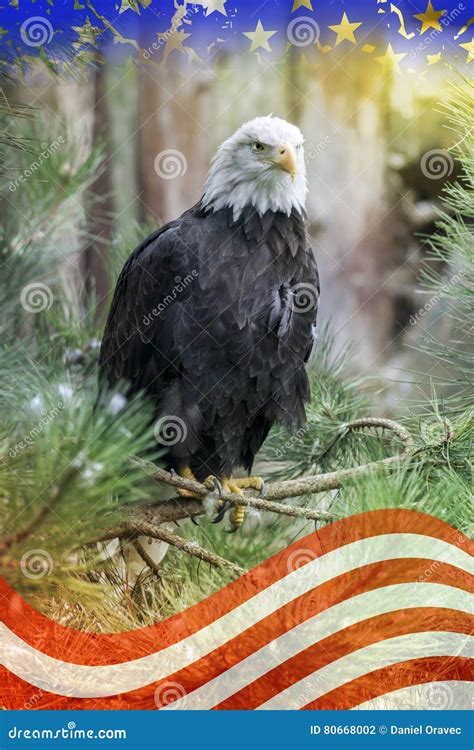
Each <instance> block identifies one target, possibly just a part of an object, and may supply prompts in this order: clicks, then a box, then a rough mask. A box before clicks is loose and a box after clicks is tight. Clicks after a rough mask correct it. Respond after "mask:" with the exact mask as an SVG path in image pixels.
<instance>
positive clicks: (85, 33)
mask: <svg viewBox="0 0 474 750" xmlns="http://www.w3.org/2000/svg"><path fill="white" fill-rule="evenodd" d="M72 30H73V31H75V32H76V33H77V34H78V36H79V39H78V40H77V41H76V42H73V45H72V46H73V47H74V48H75V49H79V48H80V47H82V46H83V45H85V44H90V45H91V46H92V47H96V46H97V37H98V36H99V34H101V33H102V31H103V29H100V28H99V27H98V26H92V24H91V22H90V18H89V16H87V17H86V20H85V21H84V26H72Z"/></svg>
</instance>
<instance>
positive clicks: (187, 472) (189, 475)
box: [176, 465, 199, 497]
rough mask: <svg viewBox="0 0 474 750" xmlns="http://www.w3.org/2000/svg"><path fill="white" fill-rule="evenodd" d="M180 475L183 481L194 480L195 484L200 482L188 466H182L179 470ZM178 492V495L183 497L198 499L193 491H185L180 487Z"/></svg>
mask: <svg viewBox="0 0 474 750" xmlns="http://www.w3.org/2000/svg"><path fill="white" fill-rule="evenodd" d="M178 474H179V476H180V477H183V479H192V481H193V482H197V481H199V480H198V479H196V477H195V476H194V474H193V472H192V470H191V468H190V467H189V466H187V465H185V466H180V468H179V470H178ZM176 492H177V493H178V495H181V497H196V495H195V494H194V492H193V491H192V490H185V489H182V488H181V487H178V489H177V490H176Z"/></svg>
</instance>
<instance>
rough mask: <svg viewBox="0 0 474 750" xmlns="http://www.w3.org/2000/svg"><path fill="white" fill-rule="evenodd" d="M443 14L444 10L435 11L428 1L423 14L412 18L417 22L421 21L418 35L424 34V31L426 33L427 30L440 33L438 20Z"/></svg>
mask: <svg viewBox="0 0 474 750" xmlns="http://www.w3.org/2000/svg"><path fill="white" fill-rule="evenodd" d="M445 13H446V11H445V10H435V9H434V8H433V5H432V3H431V0H428V5H427V6H426V10H425V12H424V13H417V14H416V15H415V16H414V18H418V20H419V21H421V29H420V34H424V33H425V31H428V29H436V31H441V30H442V29H441V24H440V22H439V21H438V18H440V17H441V16H444V14H445Z"/></svg>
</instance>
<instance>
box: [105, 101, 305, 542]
mask: <svg viewBox="0 0 474 750" xmlns="http://www.w3.org/2000/svg"><path fill="white" fill-rule="evenodd" d="M306 192H307V185H306V172H305V157H304V150H303V136H302V134H301V132H300V130H299V129H298V128H297V127H296V126H295V125H292V124H290V123H288V122H286V121H284V120H281V119H279V118H277V117H273V116H268V117H257V118H256V119H254V120H251V121H250V122H247V123H245V124H244V125H242V126H241V127H240V128H239V129H238V130H237V131H236V132H235V133H234V134H233V135H232V136H231V137H230V138H228V139H227V140H226V141H225V142H224V143H222V145H221V146H220V147H219V149H218V151H217V153H216V154H215V156H214V159H213V161H212V164H211V167H210V170H209V173H208V176H207V179H206V182H205V185H204V192H203V195H202V198H201V200H200V201H199V202H198V203H197V204H196V205H194V206H193V207H192V208H190V209H189V210H188V211H186V212H185V213H183V214H182V216H180V217H179V218H178V219H175V220H174V221H171V222H169V223H168V224H165V225H164V226H162V227H161V228H160V229H158V230H157V231H155V232H154V233H153V234H151V235H150V236H149V237H148V238H147V239H146V240H145V241H144V242H142V243H141V244H140V245H139V246H138V247H137V248H136V249H135V250H134V252H133V253H132V254H131V255H130V257H129V258H128V260H127V262H126V263H125V266H124V267H123V269H122V272H121V274H120V277H119V279H118V282H117V286H116V289H115V294H114V297H113V301H112V306H111V309H110V312H109V316H108V320H107V324H106V327H105V333H104V336H103V340H102V347H101V352H100V370H101V373H102V377H103V378H105V380H106V381H107V383H108V385H109V386H113V385H114V384H117V383H118V382H125V383H126V384H127V388H128V393H129V394H134V393H137V392H140V391H142V392H145V393H146V394H148V395H149V396H150V397H151V399H152V401H153V404H154V410H155V418H156V427H155V434H156V437H157V440H158V442H159V443H161V444H162V446H164V449H165V452H166V460H167V462H168V467H169V468H170V469H172V470H174V471H176V472H177V473H179V474H180V475H182V476H184V477H188V478H196V479H197V480H199V481H202V482H207V483H209V482H211V483H212V482H213V481H214V483H217V487H218V488H224V489H225V490H227V491H230V492H237V493H241V492H242V489H244V488H249V487H251V488H255V489H262V487H263V482H262V480H261V479H260V477H250V476H247V477H245V478H235V477H234V471H235V470H236V469H238V468H241V469H245V471H246V472H247V473H250V471H251V468H252V464H253V461H254V458H255V455H256V454H257V452H258V451H259V449H260V448H261V446H262V444H263V442H264V440H265V438H266V436H267V434H268V432H269V430H270V428H271V427H272V425H273V424H275V423H280V424H283V425H286V427H288V428H290V429H291V428H295V427H301V426H302V425H303V424H304V423H305V419H306V417H305V408H304V404H305V402H306V401H308V400H309V397H310V389H309V383H308V377H307V374H306V371H305V365H306V363H307V361H308V358H309V356H310V353H311V349H312V346H313V341H314V337H315V331H316V312H317V306H318V299H319V279H318V271H317V266H316V261H315V258H314V255H313V252H312V249H311V247H310V244H309V241H308V234H307V227H306V219H305V197H306ZM225 510H226V508H223V509H221V513H220V514H219V517H220V518H221V517H222V516H223V514H224V511H225ZM243 514H244V509H243V506H235V507H234V508H233V510H232V512H231V514H230V522H231V527H232V528H233V529H235V528H238V526H239V525H240V524H241V523H242V520H243Z"/></svg>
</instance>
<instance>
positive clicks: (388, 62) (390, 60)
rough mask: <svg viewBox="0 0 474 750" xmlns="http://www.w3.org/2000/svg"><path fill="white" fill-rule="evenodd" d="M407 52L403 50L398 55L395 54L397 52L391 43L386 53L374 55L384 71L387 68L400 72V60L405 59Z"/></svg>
mask: <svg viewBox="0 0 474 750" xmlns="http://www.w3.org/2000/svg"><path fill="white" fill-rule="evenodd" d="M406 55H407V53H406V52H401V53H399V54H398V55H397V54H395V52H394V51H393V49H392V45H391V44H389V45H388V47H387V51H386V52H385V55H380V56H379V57H374V60H376V61H377V62H378V63H379V65H381V66H382V68H383V70H384V71H387V70H392V69H393V70H395V71H396V72H398V71H399V70H400V66H399V64H398V63H399V62H400V60H403V58H404V57H406Z"/></svg>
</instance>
